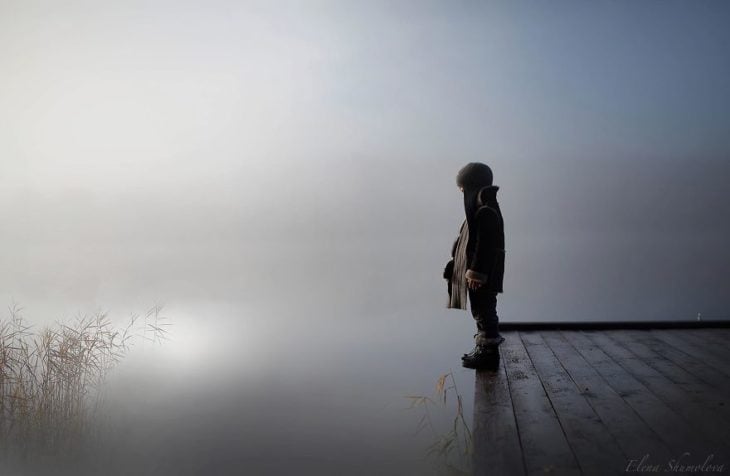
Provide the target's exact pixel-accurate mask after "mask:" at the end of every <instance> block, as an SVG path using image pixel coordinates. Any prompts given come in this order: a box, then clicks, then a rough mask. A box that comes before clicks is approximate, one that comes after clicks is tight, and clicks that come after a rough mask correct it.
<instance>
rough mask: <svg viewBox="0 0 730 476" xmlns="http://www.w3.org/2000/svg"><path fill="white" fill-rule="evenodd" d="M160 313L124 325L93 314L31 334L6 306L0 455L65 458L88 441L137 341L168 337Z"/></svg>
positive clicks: (16, 310) (0, 335) (0, 345)
mask: <svg viewBox="0 0 730 476" xmlns="http://www.w3.org/2000/svg"><path fill="white" fill-rule="evenodd" d="M161 310H162V308H161V307H160V306H157V305H156V306H154V307H152V308H151V309H150V310H149V311H147V313H145V314H144V315H142V316H140V315H132V316H131V318H130V319H129V321H128V323H127V325H126V326H123V327H117V326H115V325H114V324H113V322H112V321H111V320H110V318H109V316H108V315H107V313H104V312H97V313H95V314H93V315H78V316H76V317H75V318H74V319H73V320H72V321H71V322H69V323H62V322H57V323H56V324H54V325H52V326H46V327H42V328H39V329H35V328H33V327H32V326H30V325H29V324H27V322H26V320H25V319H24V317H23V315H22V308H20V307H19V306H18V305H15V304H14V305H12V306H10V307H9V309H8V311H9V314H8V316H7V318H4V319H1V320H0V457H2V458H3V459H4V460H5V459H16V458H18V457H23V456H35V455H37V454H38V452H39V451H41V452H43V453H44V454H57V453H62V452H64V451H68V450H69V449H71V447H73V446H74V445H78V443H79V441H82V440H83V439H84V438H85V437H88V436H89V432H91V431H92V430H93V428H94V417H95V416H96V415H97V413H98V411H99V409H100V407H101V403H102V401H103V392H102V391H101V390H102V384H103V382H104V380H105V378H106V377H107V375H108V373H109V371H110V370H111V369H112V368H114V366H115V365H117V364H118V363H119V362H120V360H121V359H122V358H123V357H124V356H125V355H126V354H127V353H128V351H129V350H130V348H131V347H132V345H133V344H134V342H135V341H137V340H140V339H143V340H150V341H155V342H159V341H161V340H163V339H165V338H166V336H167V331H168V326H169V322H168V321H167V319H166V318H165V317H164V316H162V315H161V314H160V312H161Z"/></svg>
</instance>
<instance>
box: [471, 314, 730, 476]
mask: <svg viewBox="0 0 730 476" xmlns="http://www.w3.org/2000/svg"><path fill="white" fill-rule="evenodd" d="M625 327H633V328H621V326H620V325H615V323H612V324H610V325H606V326H603V327H602V326H600V325H598V326H595V325H593V326H591V325H586V326H582V328H581V326H580V325H577V324H573V325H569V326H563V328H556V327H555V326H552V327H551V326H548V325H529V324H526V325H523V326H521V327H520V326H518V325H513V326H507V325H502V324H500V332H501V334H502V335H503V336H504V337H505V339H506V340H505V342H504V343H503V344H502V346H501V347H500V355H501V358H497V359H495V362H494V365H493V366H492V368H490V369H484V370H478V371H476V381H475V400H474V467H475V474H478V475H487V474H488V475H510V476H511V475H535V474H556V475H589V476H592V475H615V474H624V475H625V474H632V473H633V474H694V475H697V474H702V475H715V474H730V347H729V346H728V345H727V343H728V342H730V328H728V327H727V326H723V325H720V326H717V327H707V326H706V325H704V326H703V325H698V324H689V325H684V326H683V325H675V326H672V325H659V326H656V325H655V326H652V325H648V326H640V325H629V326H625ZM682 327H685V328H682Z"/></svg>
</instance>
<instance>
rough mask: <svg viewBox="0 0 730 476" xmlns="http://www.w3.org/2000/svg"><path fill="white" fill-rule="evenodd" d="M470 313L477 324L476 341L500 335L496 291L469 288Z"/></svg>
mask: <svg viewBox="0 0 730 476" xmlns="http://www.w3.org/2000/svg"><path fill="white" fill-rule="evenodd" d="M469 299H470V300H471V313H472V316H473V317H474V320H475V321H476V324H477V342H479V340H480V338H481V339H489V338H495V337H500V335H499V317H498V316H497V293H495V292H491V291H486V290H481V289H477V290H472V289H469Z"/></svg>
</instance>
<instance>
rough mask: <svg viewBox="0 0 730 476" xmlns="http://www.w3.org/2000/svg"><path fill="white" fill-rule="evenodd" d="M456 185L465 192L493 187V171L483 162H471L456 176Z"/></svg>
mask: <svg viewBox="0 0 730 476" xmlns="http://www.w3.org/2000/svg"><path fill="white" fill-rule="evenodd" d="M456 185H458V186H459V187H464V190H466V189H467V188H468V189H474V188H477V189H479V188H482V187H486V186H489V185H492V169H490V168H489V166H488V165H486V164H482V163H481V162H469V163H468V164H466V165H465V166H464V167H462V168H461V170H459V173H458V174H457V175H456Z"/></svg>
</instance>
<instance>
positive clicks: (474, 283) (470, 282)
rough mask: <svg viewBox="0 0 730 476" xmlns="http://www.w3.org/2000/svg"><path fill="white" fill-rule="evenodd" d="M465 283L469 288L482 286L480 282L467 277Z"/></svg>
mask: <svg viewBox="0 0 730 476" xmlns="http://www.w3.org/2000/svg"><path fill="white" fill-rule="evenodd" d="M466 283H467V285H468V286H469V288H471V289H479V288H480V287H481V286H482V283H480V282H479V281H475V280H473V279H469V278H467V279H466Z"/></svg>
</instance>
